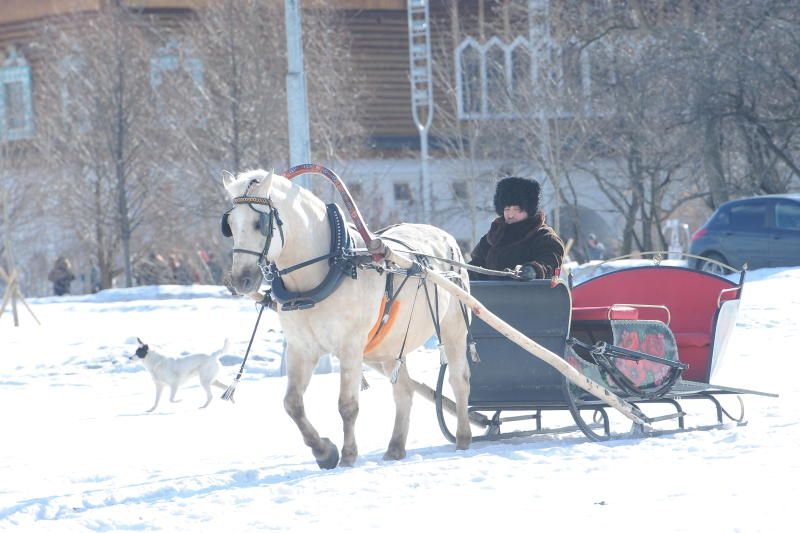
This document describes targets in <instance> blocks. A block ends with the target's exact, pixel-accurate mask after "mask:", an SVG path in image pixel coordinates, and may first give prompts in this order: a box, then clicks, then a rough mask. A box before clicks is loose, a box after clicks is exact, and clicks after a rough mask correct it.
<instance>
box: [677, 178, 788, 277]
mask: <svg viewBox="0 0 800 533" xmlns="http://www.w3.org/2000/svg"><path fill="white" fill-rule="evenodd" d="M689 253H691V254H693V255H701V256H703V257H707V258H709V259H712V260H714V261H718V262H720V263H725V264H728V265H731V266H733V267H736V268H737V269H738V268H741V266H742V265H743V264H744V263H747V265H748V268H751V269H754V268H763V267H777V266H790V265H800V194H773V195H768V196H757V197H753V198H742V199H740V200H732V201H730V202H726V203H724V204H722V205H721V206H720V207H719V209H717V210H716V211H715V212H714V214H713V215H711V218H709V219H708V222H706V223H705V224H704V225H703V227H701V228H700V229H699V230H697V232H696V233H695V234H694V236H693V237H692V242H691V244H690V245H689ZM695 266H696V267H697V268H699V269H701V270H705V271H707V272H714V273H717V274H725V273H728V272H724V270H725V269H723V268H722V267H720V266H719V265H717V264H715V263H713V262H709V261H703V260H702V259H698V260H695Z"/></svg>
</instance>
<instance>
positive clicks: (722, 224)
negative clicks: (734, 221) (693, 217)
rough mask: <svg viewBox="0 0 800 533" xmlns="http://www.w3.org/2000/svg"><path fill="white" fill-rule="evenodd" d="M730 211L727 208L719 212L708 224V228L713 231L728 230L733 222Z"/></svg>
mask: <svg viewBox="0 0 800 533" xmlns="http://www.w3.org/2000/svg"><path fill="white" fill-rule="evenodd" d="M729 211H730V210H729V209H728V208H726V207H723V208H722V209H720V210H719V211H717V214H716V215H714V218H712V219H711V221H710V222H709V223H708V227H709V228H711V229H721V228H727V227H728V226H729V225H730V222H731V221H730V213H729Z"/></svg>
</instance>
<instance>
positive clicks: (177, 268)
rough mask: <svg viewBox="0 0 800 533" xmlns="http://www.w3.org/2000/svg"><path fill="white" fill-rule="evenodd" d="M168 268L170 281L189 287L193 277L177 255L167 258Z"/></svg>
mask: <svg viewBox="0 0 800 533" xmlns="http://www.w3.org/2000/svg"><path fill="white" fill-rule="evenodd" d="M169 267H170V270H171V271H172V279H173V281H174V282H175V283H176V284H178V285H191V284H192V283H194V281H195V280H194V276H193V275H192V271H191V270H190V269H189V267H188V266H187V265H186V263H184V262H183V261H181V258H180V256H179V255H178V254H172V255H170V256H169Z"/></svg>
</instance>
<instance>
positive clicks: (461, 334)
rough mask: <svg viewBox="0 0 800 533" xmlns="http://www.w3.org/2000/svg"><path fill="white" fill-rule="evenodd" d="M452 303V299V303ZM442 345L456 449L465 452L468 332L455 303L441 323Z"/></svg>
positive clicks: (468, 437)
mask: <svg viewBox="0 0 800 533" xmlns="http://www.w3.org/2000/svg"><path fill="white" fill-rule="evenodd" d="M454 300H455V299H454ZM442 341H443V342H444V347H445V352H446V356H447V366H448V370H449V374H450V386H451V387H452V388H453V394H454V395H455V399H456V413H457V418H458V425H457V427H456V448H458V449H459V450H466V449H467V448H469V445H470V442H471V441H472V430H471V429H470V427H469V416H468V413H467V402H468V401H469V365H468V364H467V328H466V324H465V323H464V318H463V315H462V314H461V309H460V308H459V305H458V302H457V301H451V304H450V306H449V309H448V313H447V315H446V316H445V319H444V320H443V321H442Z"/></svg>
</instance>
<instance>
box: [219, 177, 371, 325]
mask: <svg viewBox="0 0 800 533" xmlns="http://www.w3.org/2000/svg"><path fill="white" fill-rule="evenodd" d="M251 185H252V183H251ZM248 189H249V187H248ZM233 203H234V204H235V205H234V207H235V206H236V205H238V204H246V205H247V206H248V207H250V209H252V210H254V211H256V212H257V213H258V214H259V219H258V226H257V227H258V229H259V230H260V231H261V234H262V235H264V236H265V237H266V241H265V242H264V247H263V249H262V250H261V251H260V252H257V251H255V250H248V249H246V248H234V249H233V253H240V254H249V255H255V256H256V257H258V262H257V264H258V267H259V269H260V270H261V274H262V276H263V277H264V279H265V280H266V281H268V282H270V285H271V295H272V298H273V299H274V300H275V301H277V302H278V303H280V304H281V309H282V310H284V311H292V310H295V309H308V308H310V307H313V306H314V305H315V304H317V303H319V302H321V301H322V300H324V299H325V298H327V297H328V296H330V295H331V294H332V293H333V291H335V290H336V288H337V287H338V286H339V285H340V284H341V282H342V281H343V279H344V278H346V277H351V278H353V279H355V278H356V258H355V256H353V254H352V253H351V249H352V244H353V241H352V238H351V236H350V235H349V232H348V231H347V226H346V224H345V223H344V218H343V214H342V213H341V211H340V209H339V208H338V207H337V206H336V204H327V205H326V211H327V219H328V223H329V224H330V229H331V243H330V251H329V252H328V253H326V254H323V255H321V256H319V257H314V258H312V259H308V260H306V261H302V262H300V263H297V264H296V265H292V266H290V267H287V268H284V269H278V267H277V266H276V265H275V264H274V263H269V262H268V261H267V253H268V252H269V247H270V245H271V244H272V239H273V237H274V235H275V227H276V226H277V228H278V233H279V235H280V238H281V244H282V245H283V246H285V244H286V239H285V236H284V233H283V221H282V220H281V217H280V215H279V213H278V209H277V208H276V207H275V206H274V205H273V203H272V200H271V199H270V198H268V197H267V198H264V197H261V196H249V195H248V191H245V193H244V195H242V196H237V197H236V198H234V199H233ZM254 204H255V205H264V206H267V207H268V208H269V210H268V211H266V212H265V211H260V210H258V209H256V208H255V207H254ZM232 210H233V208H231V209H229V210H228V211H226V212H225V213H224V214H223V215H222V220H221V229H222V234H223V235H224V236H226V237H232V236H233V231H232V230H231V226H230V222H229V220H228V218H229V215H230V212H231V211H232ZM320 261H328V265H329V268H328V273H327V274H326V275H325V277H324V279H323V280H322V281H321V282H320V283H319V284H318V285H317V286H316V287H314V288H313V289H310V290H308V291H302V292H298V291H291V290H289V289H287V288H286V286H285V285H284V283H283V279H282V276H284V275H286V274H289V273H290V272H294V271H296V270H299V269H301V268H305V267H307V266H310V265H313V264H315V263H319V262H320Z"/></svg>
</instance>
